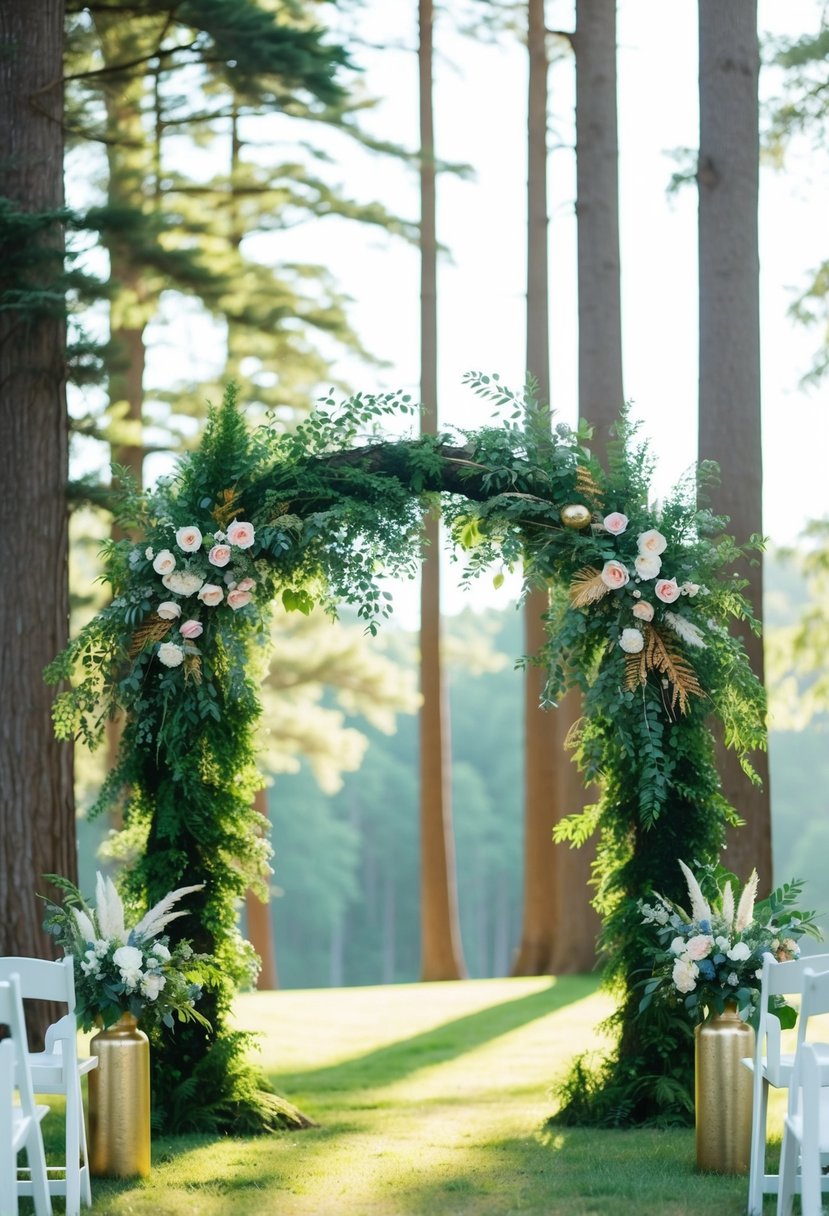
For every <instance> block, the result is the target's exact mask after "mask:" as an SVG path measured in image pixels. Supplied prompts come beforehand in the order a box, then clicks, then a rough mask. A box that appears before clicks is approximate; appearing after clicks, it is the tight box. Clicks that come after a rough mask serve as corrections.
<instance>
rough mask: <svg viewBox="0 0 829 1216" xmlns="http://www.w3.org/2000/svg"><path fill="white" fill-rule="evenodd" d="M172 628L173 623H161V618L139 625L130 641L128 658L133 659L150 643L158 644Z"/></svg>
mask: <svg viewBox="0 0 829 1216" xmlns="http://www.w3.org/2000/svg"><path fill="white" fill-rule="evenodd" d="M172 628H173V622H172V621H162V619H161V617H154V618H153V619H152V620H149V621H145V622H144V624H143V625H139V626H138V628H137V629H136V631H135V633H134V634H133V635H132V638H131V639H130V648H129V651H128V654H129V657H130V658H131V659H134V658H135V657H136V656H137V655H139V654H140V653H141V651H142V650H143V649H144V647H145V646H149V645H150V644H151V643H152V642H160V641H161V639H162V638H163V637H166V636H167V634H168V633H169V632H170V630H171V629H172Z"/></svg>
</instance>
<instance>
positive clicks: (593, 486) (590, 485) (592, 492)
mask: <svg viewBox="0 0 829 1216" xmlns="http://www.w3.org/2000/svg"><path fill="white" fill-rule="evenodd" d="M576 493H577V494H580V495H581V496H582V497H583V498H590V499H592V500H593V502H594V503H595V504H596V506H597V507H600V506H601V505H602V491H601V486H600V485H599V483H598V482H597V481H596V479H595V477H594V476H593V474H592V473H591V472H590V470H589V469H586V468H585V467H584V465H582V464H580V465H578V466H577V468H576Z"/></svg>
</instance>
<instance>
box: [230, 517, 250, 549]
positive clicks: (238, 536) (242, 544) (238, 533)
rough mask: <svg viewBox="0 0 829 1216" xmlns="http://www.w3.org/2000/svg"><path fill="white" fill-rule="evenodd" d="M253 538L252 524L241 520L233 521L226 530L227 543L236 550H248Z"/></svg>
mask: <svg viewBox="0 0 829 1216" xmlns="http://www.w3.org/2000/svg"><path fill="white" fill-rule="evenodd" d="M255 538H256V533H255V532H254V530H253V524H249V523H246V522H245V520H243V519H234V521H233V523H232V524H230V525H229V527H228V529H227V543H228V544H229V545H235V546H236V548H237V549H249V548H250V547H251V545H252V544H253V542H254V540H255Z"/></svg>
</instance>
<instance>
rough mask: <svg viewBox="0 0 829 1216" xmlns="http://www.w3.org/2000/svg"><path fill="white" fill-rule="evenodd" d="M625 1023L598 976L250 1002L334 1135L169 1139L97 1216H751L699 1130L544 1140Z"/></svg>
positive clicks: (259, 1027)
mask: <svg viewBox="0 0 829 1216" xmlns="http://www.w3.org/2000/svg"><path fill="white" fill-rule="evenodd" d="M609 1008H610V1007H609V1004H608V1000H607V998H606V997H605V996H604V995H602V994H599V993H597V992H596V982H595V980H594V979H593V978H588V977H573V978H567V979H560V980H551V979H549V978H534V979H509V980H480V981H470V982H466V983H452V984H409V985H396V986H393V987H382V988H352V989H323V990H319V991H313V992H311V991H308V992H305V991H303V992H296V991H293V992H277V993H254V994H250V995H246V996H243V997H242V998H240V1000H239V1003H238V1017H237V1020H238V1023H239V1025H240V1026H243V1027H245V1028H247V1029H251V1030H255V1031H258V1032H260V1033H261V1035H262V1040H261V1050H262V1062H263V1065H264V1067H265V1069H266V1071H267V1072H268V1074H269V1075H270V1076H271V1078H272V1079H273V1081H274V1083H275V1085H276V1087H277V1089H278V1091H279V1092H280V1093H282V1094H284V1095H285V1096H286V1097H288V1098H290V1100H291V1101H293V1102H295V1103H296V1104H297V1105H298V1106H299V1107H300V1108H301V1109H302V1110H303V1111H304V1112H305V1113H306V1114H307V1115H309V1116H311V1117H312V1118H313V1119H315V1120H316V1121H317V1122H318V1124H319V1127H318V1128H315V1129H310V1130H306V1131H303V1132H298V1133H286V1134H283V1135H279V1136H273V1137H267V1138H250V1139H243V1140H239V1139H231V1138H216V1137H196V1136H191V1137H182V1138H171V1139H164V1140H158V1141H155V1142H154V1145H153V1172H152V1176H151V1177H150V1178H149V1179H148V1180H146V1181H143V1182H138V1181H136V1182H111V1181H105V1180H95V1181H94V1206H93V1212H95V1213H101V1214H103V1213H134V1214H140V1216H144V1214H147V1216H149V1214H150V1213H152V1214H153V1216H168V1214H169V1216H184V1214H185V1213H193V1214H196V1216H268V1214H270V1213H274V1214H280V1216H337V1214H339V1213H348V1214H349V1216H410V1214H411V1216H414V1214H418V1216H420V1214H423V1216H473V1214H474V1216H507V1214H510V1213H545V1214H548V1216H549V1214H553V1213H555V1214H558V1213H562V1214H563V1213H568V1216H582V1214H584V1216H587V1214H591V1216H593V1214H595V1216H685V1214H687V1216H714V1214H716V1216H728V1214H733V1216H738V1214H739V1213H741V1212H743V1211H744V1210H745V1197H746V1180H745V1179H744V1178H728V1177H714V1176H708V1175H700V1174H697V1173H696V1172H695V1170H694V1137H693V1132H692V1131H688V1130H678V1131H667V1132H659V1131H649V1130H632V1131H587V1130H581V1129H578V1130H569V1129H566V1130H565V1129H562V1130H555V1131H549V1130H545V1128H544V1121H545V1119H546V1118H547V1116H548V1115H549V1114H550V1113H551V1110H552V1099H551V1097H550V1094H549V1087H550V1085H551V1083H552V1082H553V1081H554V1080H555V1078H556V1077H557V1076H559V1075H560V1074H561V1073H562V1072H563V1071H564V1070H565V1068H566V1066H567V1062H568V1060H569V1059H570V1058H571V1057H572V1056H573V1054H574V1053H576V1052H579V1051H583V1050H586V1049H591V1048H593V1047H595V1046H599V1045H600V1040H599V1039H598V1038H597V1032H596V1029H595V1028H596V1026H597V1025H598V1024H599V1023H600V1022H601V1021H602V1019H603V1018H604V1017H605V1016H606V1015H607V1013H608V1012H609ZM56 1210H61V1201H57V1203H56ZM768 1211H769V1212H771V1211H773V1204H772V1202H771V1200H769V1202H768Z"/></svg>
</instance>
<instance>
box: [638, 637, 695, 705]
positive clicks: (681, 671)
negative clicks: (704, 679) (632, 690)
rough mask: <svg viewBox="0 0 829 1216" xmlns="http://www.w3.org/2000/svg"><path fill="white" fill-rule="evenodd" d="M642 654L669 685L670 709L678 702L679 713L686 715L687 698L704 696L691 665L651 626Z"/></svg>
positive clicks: (648, 664)
mask: <svg viewBox="0 0 829 1216" xmlns="http://www.w3.org/2000/svg"><path fill="white" fill-rule="evenodd" d="M644 653H645V655H646V663H647V666H648V667H650V668H652V669H653V670H655V671H659V672H661V673H662V675H664V676H665V677H666V679H667V680H668V681H669V683H670V685H671V709H675V708H676V703H677V701H678V702H679V709H680V713H683V714H684V713H687V712H688V698H689V697H690V696H696V697H702V696H704V695H705V693H704V692H703V689H702V685H701V684H700V682H699V680H698V679H697V675H696V672H695V671H694V669H693V667H692V666H691V664H690V663H689V662H688V660H687V659H686V658H685V657H684V655H683V654H681V653H680V651H678V650H677V649H676V647H675V646H674V644H673V642H672V641H669V640H668V639H666V638H664V637H663V636H662V634H661V633H660V632H659V631H658V630H657V629H654V627H653V625H648V626H647V641H646V646H645V651H644Z"/></svg>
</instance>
